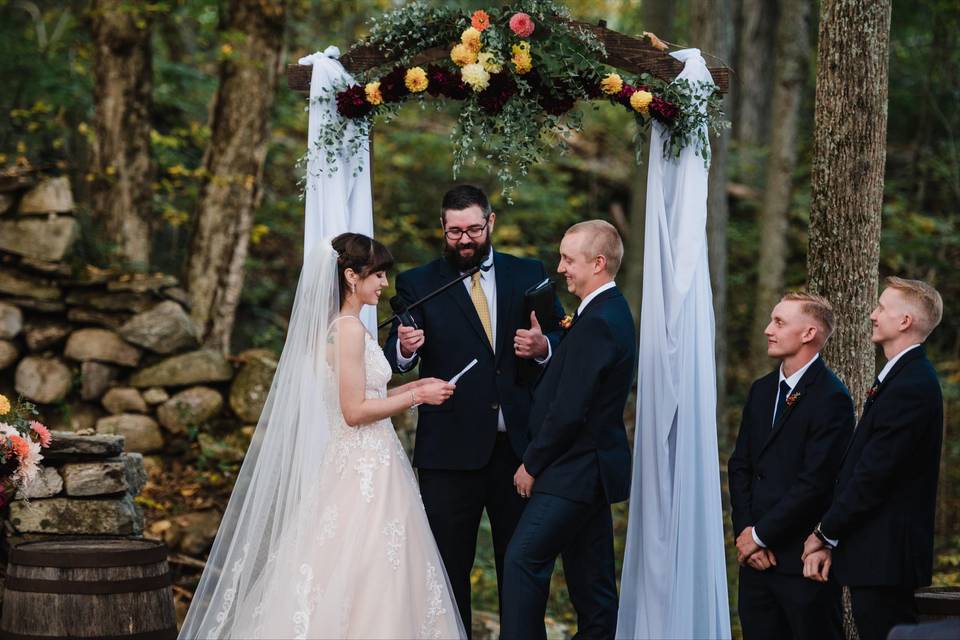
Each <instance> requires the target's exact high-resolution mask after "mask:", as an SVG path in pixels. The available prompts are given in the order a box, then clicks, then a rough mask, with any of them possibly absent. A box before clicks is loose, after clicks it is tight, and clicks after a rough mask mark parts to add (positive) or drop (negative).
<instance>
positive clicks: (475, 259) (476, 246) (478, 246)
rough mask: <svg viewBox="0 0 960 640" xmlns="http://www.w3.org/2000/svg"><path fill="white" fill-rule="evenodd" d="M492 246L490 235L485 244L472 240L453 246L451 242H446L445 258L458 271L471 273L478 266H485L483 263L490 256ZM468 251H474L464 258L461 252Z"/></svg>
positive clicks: (444, 245) (444, 246)
mask: <svg viewBox="0 0 960 640" xmlns="http://www.w3.org/2000/svg"><path fill="white" fill-rule="evenodd" d="M464 237H466V236H464ZM490 244H491V243H490V236H489V235H488V236H487V237H486V238H485V239H484V240H483V242H474V241H472V240H471V241H468V242H463V241H462V240H461V241H459V242H457V243H456V244H454V245H451V244H450V243H449V242H444V243H443V257H444V258H445V259H446V261H447V262H448V263H450V266H452V267H453V268H454V269H456V270H457V271H469V270H470V269H473V268H474V267H475V266H477V265H478V264H483V261H484V260H486V259H487V256H489V255H490ZM466 249H473V253H471V254H470V255H467V256H464V255H463V254H462V253H461V251H464V250H466Z"/></svg>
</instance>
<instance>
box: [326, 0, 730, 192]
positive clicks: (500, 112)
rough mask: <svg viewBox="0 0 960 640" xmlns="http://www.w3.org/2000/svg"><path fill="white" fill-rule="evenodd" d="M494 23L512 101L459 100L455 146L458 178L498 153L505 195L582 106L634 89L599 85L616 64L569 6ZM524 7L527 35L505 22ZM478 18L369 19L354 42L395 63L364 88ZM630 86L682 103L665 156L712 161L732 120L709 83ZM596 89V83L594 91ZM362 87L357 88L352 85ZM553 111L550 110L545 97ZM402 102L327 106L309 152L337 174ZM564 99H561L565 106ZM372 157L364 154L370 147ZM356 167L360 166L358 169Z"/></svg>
mask: <svg viewBox="0 0 960 640" xmlns="http://www.w3.org/2000/svg"><path fill="white" fill-rule="evenodd" d="M486 12H487V13H488V15H489V22H490V24H489V26H488V27H487V28H486V29H484V30H482V43H483V44H482V47H483V51H485V52H490V53H492V54H494V56H495V58H496V60H498V61H499V62H500V63H501V65H502V69H501V71H500V73H503V74H508V75H509V76H510V80H511V81H512V84H511V85H509V88H508V90H507V91H508V95H507V97H506V99H505V101H502V100H501V103H498V104H497V107H496V108H491V107H490V104H489V100H488V101H487V103H486V104H485V103H484V101H483V99H482V93H481V92H478V91H469V92H468V95H467V96H466V99H465V100H463V101H462V106H461V107H460V112H459V116H458V120H457V126H456V127H455V129H454V131H453V132H452V133H451V142H452V144H453V163H452V169H453V175H454V177H456V176H457V174H458V173H459V172H460V171H461V170H462V169H463V167H464V166H465V165H467V164H468V163H471V162H475V161H476V160H478V159H479V158H481V157H485V158H486V159H488V160H492V165H493V166H494V167H495V171H496V173H497V178H498V180H499V182H500V185H501V189H502V193H503V195H504V196H505V197H506V198H507V200H509V199H510V192H511V191H512V190H513V189H514V188H515V187H516V186H517V184H518V182H519V181H520V180H521V179H522V177H524V176H526V175H527V172H528V170H529V168H530V167H531V165H533V164H535V163H537V162H539V161H540V160H542V159H543V157H544V155H545V154H546V153H547V152H548V151H550V150H552V149H554V148H559V149H560V150H561V152H564V151H565V150H566V148H567V147H566V144H565V140H566V139H567V138H568V137H569V136H570V135H571V134H573V133H575V132H579V131H580V130H581V123H582V119H583V114H582V112H580V111H579V110H578V109H577V108H576V107H575V105H576V104H583V101H588V100H590V99H593V98H597V97H606V98H609V99H610V100H611V101H615V102H619V103H620V104H622V105H624V106H627V108H630V107H629V96H627V98H626V99H624V98H623V97H622V96H620V97H618V96H616V95H614V96H602V95H600V94H599V92H598V91H597V90H596V87H598V85H599V83H600V81H601V79H602V78H603V77H604V76H605V75H606V74H607V73H609V71H610V69H609V68H608V67H607V66H606V65H605V64H604V63H603V62H602V60H604V59H606V55H607V52H606V49H605V48H604V45H603V43H602V42H601V41H600V40H599V39H597V37H596V36H595V35H594V34H593V33H592V32H591V31H589V30H588V29H585V28H583V27H582V26H581V25H578V24H576V23H574V22H573V19H572V17H571V15H570V13H569V10H568V9H567V8H566V7H565V6H563V5H561V4H558V3H555V2H553V1H551V0H519V1H518V2H516V3H514V4H513V5H511V6H506V7H503V8H499V9H497V8H493V9H487V10H486ZM518 12H522V13H526V14H527V15H528V16H530V18H531V19H532V20H533V22H534V24H535V30H534V33H533V34H531V37H530V38H529V39H525V38H520V37H519V36H518V35H517V34H516V33H514V32H513V31H512V30H511V28H510V27H509V26H508V21H509V20H510V17H511V16H513V15H514V14H516V13H518ZM470 25H471V16H470V15H469V14H466V13H464V12H462V11H460V10H457V9H449V8H444V7H431V6H429V5H427V4H426V3H424V2H419V1H418V2H413V3H410V4H407V5H405V6H403V7H401V8H399V9H396V10H394V11H391V12H389V13H386V14H384V15H383V16H381V17H380V18H377V19H374V20H372V21H371V22H370V33H369V35H368V36H367V37H366V38H365V39H364V40H362V41H361V42H359V43H357V45H356V46H357V47H373V48H375V49H377V50H379V51H381V52H382V53H383V54H384V58H385V59H387V60H390V63H389V65H385V66H384V67H380V68H374V69H370V70H367V71H365V72H363V73H360V74H358V75H357V78H356V80H357V82H358V83H359V85H360V86H361V87H362V86H363V85H364V84H366V83H368V82H373V81H377V80H378V79H379V78H381V77H382V76H383V75H384V74H386V73H388V72H389V71H391V70H392V69H394V68H396V67H398V66H399V67H410V66H411V62H412V60H413V59H414V57H415V56H417V55H418V54H420V53H421V52H423V51H425V50H427V49H432V48H436V47H443V48H445V49H449V48H450V47H451V46H452V43H459V42H460V37H461V33H463V31H464V30H465V29H466V28H468V27H470ZM521 42H528V43H529V45H530V54H531V56H532V60H533V64H532V67H533V71H532V73H529V74H521V73H518V72H517V70H516V69H515V68H514V66H513V65H512V64H511V55H512V47H513V45H516V44H518V43H521ZM442 64H443V65H444V67H445V68H449V69H450V71H449V73H450V74H456V75H457V77H458V78H459V73H460V71H459V70H458V69H457V68H456V67H454V66H453V64H452V63H451V61H450V59H449V58H447V59H446V60H445V61H444V62H443V63H442ZM634 80H635V82H633V83H631V85H633V86H632V87H631V88H642V89H644V90H647V91H649V92H650V93H652V94H653V95H655V96H656V97H657V98H658V99H660V100H662V101H666V102H667V103H670V104H671V105H673V107H675V108H676V109H677V115H676V117H673V118H671V119H669V121H668V122H665V125H666V126H667V130H668V133H669V135H668V137H667V138H666V139H665V142H664V148H663V153H664V154H665V155H669V156H673V157H677V156H679V154H680V152H681V150H683V149H684V148H686V147H688V146H690V145H694V146H695V148H696V150H697V153H698V155H700V156H702V157H703V159H704V163H705V164H708V163H709V160H710V145H709V139H708V135H709V132H710V130H714V131H718V130H720V129H722V128H723V127H725V126H729V125H728V123H726V122H725V121H724V119H723V112H722V106H721V104H722V103H721V100H720V96H719V95H718V94H717V93H715V91H714V87H713V85H711V84H709V83H698V84H696V85H694V84H691V83H690V82H688V81H686V80H682V79H681V80H675V81H673V82H664V81H662V80H659V79H657V78H653V77H652V76H650V75H649V74H643V75H641V76H640V77H639V78H635V79H634ZM591 88H592V89H591ZM347 89H348V87H336V88H335V89H334V90H333V91H331V92H329V93H327V94H324V95H323V96H321V97H320V98H319V99H320V100H324V101H330V102H331V105H332V104H333V102H335V101H336V96H337V94H338V93H339V92H341V91H345V90H347ZM354 90H356V89H354ZM424 95H425V94H424V93H413V94H410V95H408V96H406V97H405V99H410V98H417V99H419V100H421V101H423V99H424ZM545 101H546V102H550V103H552V105H551V106H553V108H547V106H546V102H545ZM400 104H401V101H399V100H397V101H393V102H388V101H384V102H383V103H382V104H376V103H374V104H373V105H372V106H371V108H370V109H369V111H364V112H362V114H357V115H355V116H353V117H349V118H348V117H344V116H343V115H342V114H340V113H338V112H337V110H336V108H331V109H329V110H328V112H329V113H330V117H328V119H327V120H326V121H325V122H324V123H322V125H321V132H320V135H319V137H318V139H317V140H314V141H313V142H312V145H313V148H311V149H310V151H309V152H308V153H323V154H325V159H326V170H328V171H336V170H337V166H338V164H339V158H338V154H340V153H341V152H343V151H345V152H346V153H347V154H351V155H355V154H363V152H365V151H366V149H367V148H368V138H369V134H370V127H371V126H372V122H373V119H374V118H375V117H381V118H384V119H385V120H386V121H389V120H391V119H392V118H393V117H395V116H396V114H397V112H398V110H399V107H400ZM558 105H559V106H558ZM634 113H635V117H636V120H637V125H638V131H639V133H642V132H643V131H645V130H646V128H648V127H650V126H651V124H652V122H653V118H652V117H651V115H650V114H649V113H646V114H645V115H641V113H639V112H634ZM639 133H638V135H637V136H636V138H635V140H636V145H637V158H638V161H639V158H640V154H641V148H640V145H641V141H642V139H643V136H642V135H640V134H639ZM363 155H365V154H363ZM355 170H357V169H355Z"/></svg>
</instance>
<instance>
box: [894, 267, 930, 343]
mask: <svg viewBox="0 0 960 640" xmlns="http://www.w3.org/2000/svg"><path fill="white" fill-rule="evenodd" d="M886 285H887V287H889V288H891V289H896V290H897V291H899V292H900V293H901V294H903V297H904V298H906V300H907V303H908V304H909V305H910V306H911V307H913V309H914V311H915V312H916V315H914V320H913V322H914V325H915V326H916V327H917V331H918V332H919V333H920V334H921V336H922V337H923V339H924V340H926V339H927V336H929V335H930V333H931V332H932V331H933V330H934V329H936V328H937V325H938V324H940V320H942V319H943V298H941V297H940V293H939V292H938V291H937V290H936V289H934V288H933V287H931V286H930V285H929V284H927V283H926V282H924V281H923V280H907V279H906V278H898V277H897V276H890V277H889V278H887V280H886Z"/></svg>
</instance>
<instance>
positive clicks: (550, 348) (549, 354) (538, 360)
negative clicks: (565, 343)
mask: <svg viewBox="0 0 960 640" xmlns="http://www.w3.org/2000/svg"><path fill="white" fill-rule="evenodd" d="M552 357H553V345H551V344H550V339H549V338H548V339H547V355H545V356H544V357H543V358H536V359H534V362H536V363H537V364H547V363H548V362H550V358H552Z"/></svg>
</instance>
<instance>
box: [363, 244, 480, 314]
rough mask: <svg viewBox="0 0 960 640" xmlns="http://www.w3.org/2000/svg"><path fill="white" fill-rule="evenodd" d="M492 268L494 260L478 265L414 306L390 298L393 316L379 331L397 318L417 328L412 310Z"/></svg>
mask: <svg viewBox="0 0 960 640" xmlns="http://www.w3.org/2000/svg"><path fill="white" fill-rule="evenodd" d="M492 268H493V260H491V261H490V264H486V265H485V264H478V265H477V266H475V267H471V268H470V269H468V270H467V271H464V272H463V273H462V274H461V275H460V277H458V278H454V279H453V280H451V281H450V282H448V283H446V284H445V285H443V286H442V287H440V288H438V289H435V290H434V291H431V292H430V293H428V294H427V295H425V296H423V297H422V298H420V299H419V300H417V301H416V302H414V303H412V304H409V305H405V304H404V300H403V298H402V297H400V296H399V295H397V296H393V297H392V298H390V308H391V309H392V310H393V315H392V316H390V317H389V318H387V319H386V320H384V321H383V322H381V323H380V324H378V325H377V329H382V328H384V327H385V326H387V325H388V324H390V323H392V322H393V321H394V320H396V319H397V318H400V323H401V324H404V325H406V326H409V327H414V328H415V327H416V326H417V324H416V323H415V322H414V321H413V316H411V315H410V310H411V309H414V308H416V307H419V306H420V305H421V304H423V303H424V302H427V301H428V300H431V299H433V298H435V297H436V296H438V295H440V294H441V293H443V292H444V291H446V290H447V289H449V288H450V287H452V286H453V285H455V284H457V283H460V282H463V281H464V280H466V279H467V278H469V277H471V276H473V274H475V273H477V272H478V271H483V272H487V271H490V269H492ZM407 320H409V322H408V321H407Z"/></svg>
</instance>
